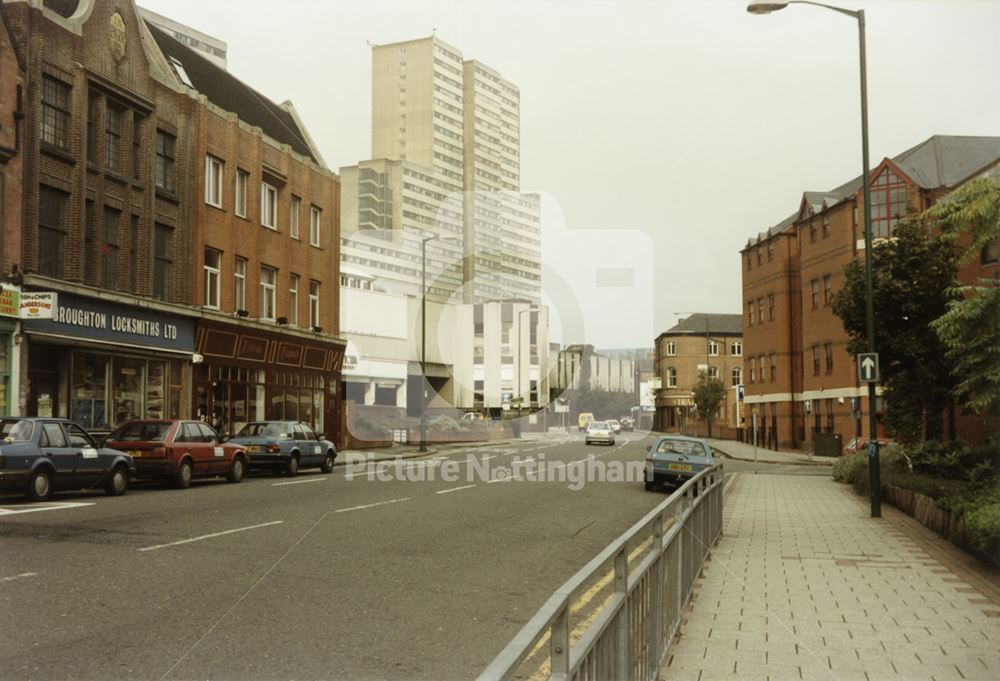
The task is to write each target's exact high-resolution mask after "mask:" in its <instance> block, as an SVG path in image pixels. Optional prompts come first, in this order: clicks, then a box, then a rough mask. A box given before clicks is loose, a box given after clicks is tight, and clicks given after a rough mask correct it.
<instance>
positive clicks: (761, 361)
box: [757, 355, 767, 381]
mask: <svg viewBox="0 0 1000 681" xmlns="http://www.w3.org/2000/svg"><path fill="white" fill-rule="evenodd" d="M757 364H758V366H759V367H760V380H761V381H763V380H764V378H765V377H766V371H767V369H766V366H767V365H766V364H764V355H761V356H760V357H758V359H757Z"/></svg>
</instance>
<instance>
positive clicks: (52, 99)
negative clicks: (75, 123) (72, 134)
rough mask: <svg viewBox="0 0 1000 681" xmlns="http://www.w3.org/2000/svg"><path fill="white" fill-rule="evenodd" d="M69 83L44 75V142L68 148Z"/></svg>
mask: <svg viewBox="0 0 1000 681" xmlns="http://www.w3.org/2000/svg"><path fill="white" fill-rule="evenodd" d="M68 131H69V85H66V83H63V82H62V81H60V80H56V79H55V78H52V77H51V76H44V75H43V76H42V142H44V143H45V144H51V145H52V146H55V147H59V148H61V149H66V148H67V147H68V146H69V145H68V142H67V134H68Z"/></svg>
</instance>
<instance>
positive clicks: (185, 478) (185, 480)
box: [174, 459, 191, 489]
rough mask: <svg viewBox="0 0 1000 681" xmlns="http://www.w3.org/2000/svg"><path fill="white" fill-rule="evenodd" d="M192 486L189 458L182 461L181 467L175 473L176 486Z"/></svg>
mask: <svg viewBox="0 0 1000 681" xmlns="http://www.w3.org/2000/svg"><path fill="white" fill-rule="evenodd" d="M190 486H191V462H190V461H189V460H188V459H184V460H183V461H181V465H180V467H179V468H178V469H177V472H176V473H175V474H174V487H176V488H177V489H187V488H188V487H190Z"/></svg>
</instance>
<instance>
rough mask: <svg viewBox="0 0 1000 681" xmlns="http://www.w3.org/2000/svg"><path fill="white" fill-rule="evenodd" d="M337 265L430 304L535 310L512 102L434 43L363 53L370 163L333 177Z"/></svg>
mask: <svg viewBox="0 0 1000 681" xmlns="http://www.w3.org/2000/svg"><path fill="white" fill-rule="evenodd" d="M341 174H342V186H343V203H342V210H343V213H342V220H343V228H344V261H345V262H347V263H353V264H356V265H360V266H362V267H366V268H368V269H370V270H373V273H375V274H378V275H379V276H380V278H381V279H382V280H383V281H385V282H389V285H390V286H394V287H395V288H397V289H399V292H401V293H407V294H411V295H420V285H421V283H420V277H421V265H422V260H423V258H422V255H421V245H422V243H421V242H422V241H423V240H424V239H426V238H427V237H432V236H433V237H436V238H434V239H433V240H431V241H428V242H427V245H426V248H427V275H428V297H430V298H432V299H434V300H441V301H445V300H449V299H452V300H453V301H454V302H457V301H458V299H459V298H460V299H461V300H462V301H464V302H467V303H471V302H481V301H485V300H498V299H512V298H518V299H526V300H530V301H534V302H537V301H538V300H539V297H540V284H541V235H540V227H539V199H538V196H537V195H533V194H522V193H520V191H519V187H520V96H519V92H518V89H517V87H516V86H514V85H513V84H512V83H510V82H509V81H507V80H504V79H503V78H502V77H501V76H500V74H499V73H497V72H496V71H494V70H493V69H491V68H489V67H486V66H484V65H483V64H481V63H479V62H476V61H465V60H463V57H462V53H461V52H460V51H459V50H457V49H455V48H454V47H451V46H450V45H448V44H447V43H445V42H444V41H442V40H440V39H438V38H437V37H434V36H432V37H429V38H422V39H419V40H411V41H406V42H401V43H393V44H390V45H379V46H376V47H375V48H374V49H373V51H372V160H370V161H364V162H362V163H359V164H358V165H357V166H351V167H347V168H343V169H342V170H341Z"/></svg>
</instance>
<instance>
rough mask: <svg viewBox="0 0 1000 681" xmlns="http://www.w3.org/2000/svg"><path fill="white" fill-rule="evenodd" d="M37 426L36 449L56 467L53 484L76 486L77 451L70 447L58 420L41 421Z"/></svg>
mask: <svg viewBox="0 0 1000 681" xmlns="http://www.w3.org/2000/svg"><path fill="white" fill-rule="evenodd" d="M38 426H39V427H40V428H41V433H39V436H38V449H39V450H41V453H42V455H43V456H45V457H46V458H47V459H49V461H51V462H52V465H54V466H55V467H56V483H55V484H56V485H58V486H59V487H64V488H65V487H73V486H76V485H77V484H78V478H77V474H76V467H77V458H78V457H77V452H76V451H75V450H73V449H71V448H70V446H69V442H68V441H67V440H66V434H65V433H64V432H63V429H62V426H61V425H59V422H58V421H41V422H39V423H38Z"/></svg>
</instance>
